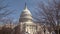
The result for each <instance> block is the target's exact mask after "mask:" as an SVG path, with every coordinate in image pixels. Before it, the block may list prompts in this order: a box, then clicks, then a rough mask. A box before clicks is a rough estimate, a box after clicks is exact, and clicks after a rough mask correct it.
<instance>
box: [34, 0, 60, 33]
mask: <svg viewBox="0 0 60 34" xmlns="http://www.w3.org/2000/svg"><path fill="white" fill-rule="evenodd" d="M35 16H38V17H35ZM35 16H34V18H35V19H37V21H39V22H45V24H49V25H50V26H51V28H53V29H55V26H57V27H59V22H60V0H53V1H52V0H51V2H50V1H48V3H47V4H45V3H44V2H42V3H38V8H37V11H36V12H35ZM58 34H59V33H58Z"/></svg>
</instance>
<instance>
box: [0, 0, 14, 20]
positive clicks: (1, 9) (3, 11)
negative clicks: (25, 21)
mask: <svg viewBox="0 0 60 34" xmlns="http://www.w3.org/2000/svg"><path fill="white" fill-rule="evenodd" d="M4 2H5V0H0V21H1V19H2V18H3V17H5V16H7V15H9V14H12V13H13V11H14V10H10V9H7V8H8V7H9V5H8V3H5V4H3V3H4Z"/></svg>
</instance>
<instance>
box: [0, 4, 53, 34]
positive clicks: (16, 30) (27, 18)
mask: <svg viewBox="0 0 60 34" xmlns="http://www.w3.org/2000/svg"><path fill="white" fill-rule="evenodd" d="M2 30H3V31H2ZM52 32H53V30H52ZM5 33H7V34H50V32H49V31H48V28H47V26H46V27H45V28H44V26H43V25H41V24H39V23H34V22H33V18H32V14H31V12H30V10H29V9H28V7H27V5H26V4H25V7H24V9H23V10H22V13H21V15H20V18H19V23H18V25H16V26H15V25H13V24H12V25H11V24H6V25H4V26H1V27H0V34H5ZM51 34H52V33H51Z"/></svg>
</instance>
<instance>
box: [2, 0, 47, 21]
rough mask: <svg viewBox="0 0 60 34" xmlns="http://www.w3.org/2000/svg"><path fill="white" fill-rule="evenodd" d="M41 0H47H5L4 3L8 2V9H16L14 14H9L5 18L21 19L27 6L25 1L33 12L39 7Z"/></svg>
mask: <svg viewBox="0 0 60 34" xmlns="http://www.w3.org/2000/svg"><path fill="white" fill-rule="evenodd" d="M41 1H46V0H5V1H4V2H3V4H4V5H6V4H8V7H7V9H9V10H11V11H13V10H14V11H13V13H12V14H10V15H8V16H7V17H5V18H13V19H14V21H17V20H19V18H20V14H21V12H22V10H23V8H24V6H25V2H26V4H27V6H28V9H29V10H30V11H31V13H32V14H33V13H34V11H35V8H36V7H37V3H39V2H41Z"/></svg>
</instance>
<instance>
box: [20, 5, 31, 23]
mask: <svg viewBox="0 0 60 34" xmlns="http://www.w3.org/2000/svg"><path fill="white" fill-rule="evenodd" d="M30 20H32V15H31V13H30V11H29V10H28V8H27V6H25V8H24V10H23V11H22V13H21V16H20V21H22V22H23V21H30Z"/></svg>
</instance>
